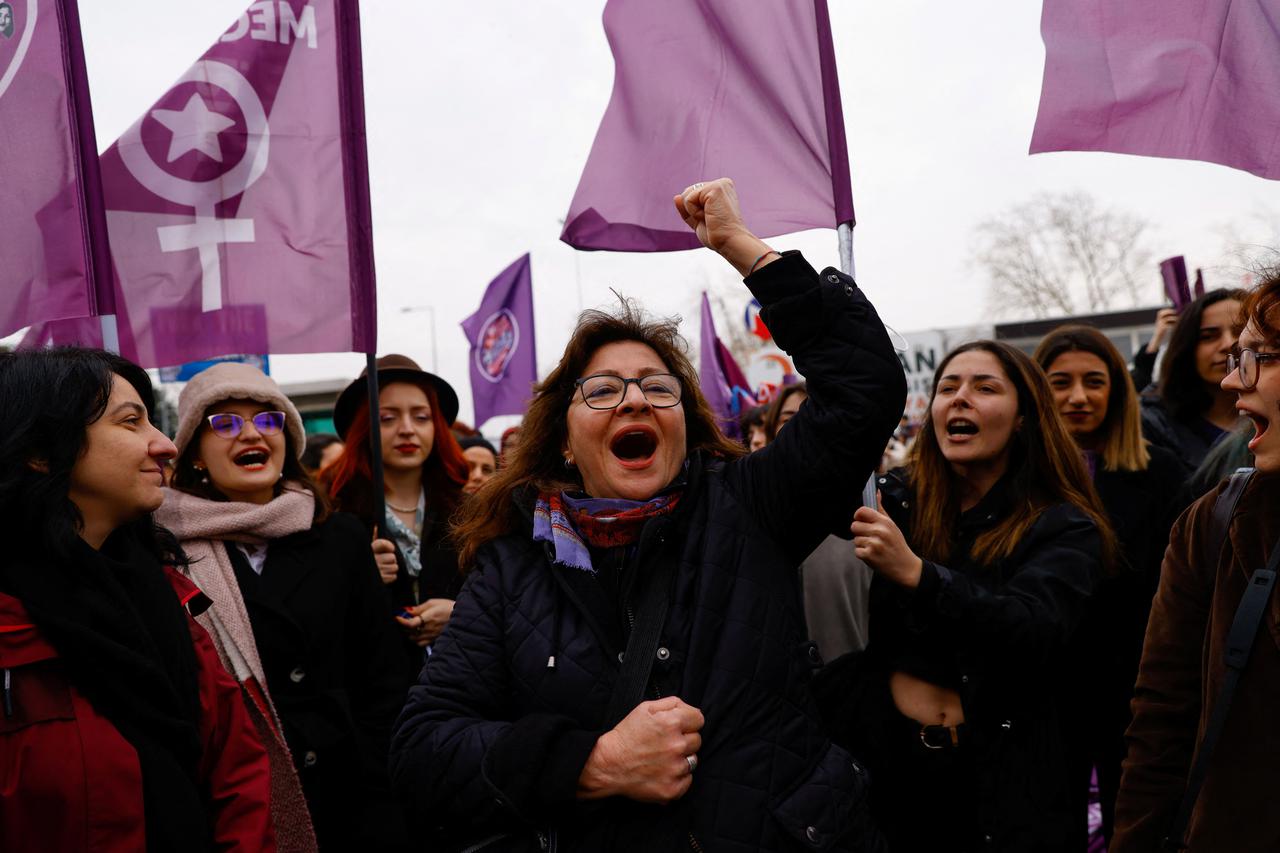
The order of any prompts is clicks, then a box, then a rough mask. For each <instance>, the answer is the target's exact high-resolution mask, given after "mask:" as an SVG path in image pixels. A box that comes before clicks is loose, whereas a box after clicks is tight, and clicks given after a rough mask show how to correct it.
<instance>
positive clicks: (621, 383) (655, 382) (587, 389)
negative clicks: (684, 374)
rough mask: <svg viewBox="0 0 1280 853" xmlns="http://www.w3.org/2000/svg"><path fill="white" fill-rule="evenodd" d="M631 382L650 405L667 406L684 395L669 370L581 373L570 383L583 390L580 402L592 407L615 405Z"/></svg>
mask: <svg viewBox="0 0 1280 853" xmlns="http://www.w3.org/2000/svg"><path fill="white" fill-rule="evenodd" d="M632 383H634V384H635V385H636V386H637V387H638V388H639V389H640V393H641V394H643V395H644V398H645V399H646V400H648V401H649V405H650V406H653V407H654V408H655V409H669V408H671V407H672V406H674V405H676V404H678V403H679V402H680V398H681V397H683V396H684V386H683V385H681V384H680V378H679V377H677V376H672V375H671V374H670V373H651V374H649V375H648V376H641V377H640V378H639V379H623V378H622V377H621V376H614V375H613V374H611V373H597V374H595V375H593V376H584V377H583V378H581V379H579V380H578V381H577V382H574V383H573V384H574V385H575V386H577V388H578V389H579V390H581V391H582V402H584V403H586V404H587V405H588V406H590V407H591V408H593V409H614V408H617V406H618V404H619V403H621V402H622V401H623V400H624V399H626V396H627V386H628V385H631V384H632Z"/></svg>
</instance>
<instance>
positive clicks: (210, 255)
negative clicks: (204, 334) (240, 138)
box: [119, 60, 271, 311]
mask: <svg viewBox="0 0 1280 853" xmlns="http://www.w3.org/2000/svg"><path fill="white" fill-rule="evenodd" d="M182 83H208V84H210V85H212V86H217V87H218V88H220V89H223V90H224V91H226V92H227V93H228V94H230V95H231V97H232V99H233V100H234V101H235V102H236V104H237V105H238V106H239V107H240V112H241V113H242V114H243V115H244V122H245V126H246V130H247V139H248V141H247V143H246V145H245V150H244V156H243V157H241V158H240V162H239V163H237V164H236V165H235V166H234V167H233V168H232V169H231V170H230V171H228V172H227V173H226V174H225V175H219V176H218V177H215V178H212V179H210V180H207V181H192V180H188V179H186V178H179V177H177V176H176V175H171V174H169V173H168V172H166V171H165V170H164V169H162V168H160V166H159V165H157V164H156V162H155V161H154V160H152V159H151V155H150V154H149V153H148V152H147V149H146V146H145V145H143V143H142V122H141V121H139V122H138V123H137V124H135V125H134V126H133V127H131V128H129V130H128V131H127V132H126V133H125V134H124V136H122V137H120V143H119V150H120V159H121V160H123V161H124V165H125V167H126V168H127V169H128V170H129V172H130V173H131V174H132V175H133V176H134V178H136V179H137V181H138V183H140V184H142V186H144V187H145V188H146V189H148V190H149V191H151V192H152V193H153V194H154V195H156V196H159V197H160V198H162V199H164V200H165V201H169V202H172V203H174V204H180V205H183V206H186V207H191V208H194V209H195V215H196V218H195V222H192V223H190V224H187V225H165V226H161V227H159V228H157V229H156V233H157V235H158V236H159V238H160V249H161V250H162V251H165V252H180V251H186V250H189V249H196V250H198V251H199V253H200V268H201V291H200V292H201V299H200V305H201V310H203V311H217V310H218V309H219V308H221V307H222V263H221V261H220V260H219V258H218V246H219V245H221V244H223V243H252V242H253V240H254V233H253V220H252V219H218V218H217V217H216V216H215V215H214V211H215V209H216V207H217V205H218V204H219V203H220V202H223V201H226V200H227V199H230V198H235V197H236V196H238V195H240V194H241V193H243V192H244V191H245V190H247V189H248V188H249V187H250V186H252V185H253V183H254V181H256V180H258V178H260V177H262V174H263V173H264V172H265V171H266V170H267V156H268V153H269V148H270V145H269V142H270V137H271V131H270V128H269V127H268V125H267V113H266V110H264V109H263V108H262V101H261V99H259V98H258V93H257V91H256V90H255V89H254V88H253V84H252V83H250V82H249V81H248V80H246V79H245V77H244V75H243V74H241V73H240V72H239V71H236V70H235V69H234V68H232V67H231V66H230V65H226V64H224V63H221V62H214V61H212V60H202V61H200V62H197V63H196V64H195V65H193V66H191V68H190V69H189V70H188V71H187V73H186V74H184V75H182V77H181V78H179V79H178V81H177V83H175V84H174V85H175V86H177V85H180V84H182ZM196 97H199V96H198V95H197V96H196Z"/></svg>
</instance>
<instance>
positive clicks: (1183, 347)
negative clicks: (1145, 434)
mask: <svg viewBox="0 0 1280 853" xmlns="http://www.w3.org/2000/svg"><path fill="white" fill-rule="evenodd" d="M1244 298H1245V292H1244V291H1243V290H1225V289H1222V288H1219V289H1217V290H1210V291H1209V292H1208V293H1206V294H1204V295H1203V296H1201V297H1200V298H1199V299H1197V300H1196V301H1195V302H1192V303H1191V304H1190V305H1188V306H1187V307H1186V309H1184V310H1183V312H1182V316H1180V317H1179V318H1178V323H1177V325H1175V326H1174V327H1173V334H1172V335H1170V336H1169V348H1168V349H1167V350H1165V353H1164V360H1163V361H1161V363H1160V382H1159V390H1160V399H1162V400H1163V401H1164V405H1165V408H1167V409H1168V410H1169V414H1171V415H1172V416H1173V417H1174V419H1175V420H1179V421H1189V420H1192V419H1193V418H1198V417H1201V416H1203V415H1204V413H1205V412H1207V411H1208V410H1209V407H1210V406H1212V405H1213V393H1212V392H1210V391H1209V390H1208V389H1207V388H1205V381H1204V379H1203V378H1202V377H1201V376H1200V370H1199V368H1198V367H1197V366H1196V348H1197V347H1198V346H1199V344H1200V322H1201V321H1202V320H1203V319H1204V312H1205V309H1206V308H1208V307H1209V306H1210V305H1216V304H1217V303H1219V302H1221V301H1222V300H1224V299H1236V300H1241V301H1243V300H1244Z"/></svg>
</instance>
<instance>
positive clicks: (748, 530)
mask: <svg viewBox="0 0 1280 853" xmlns="http://www.w3.org/2000/svg"><path fill="white" fill-rule="evenodd" d="M747 285H748V286H749V287H750V288H751V290H752V291H753V292H754V293H755V295H756V297H757V298H758V299H759V300H760V302H761V304H762V306H763V310H762V315H763V317H764V320H765V322H766V323H767V324H768V326H769V329H770V330H771V331H772V332H773V334H774V337H775V339H776V340H777V342H778V344H779V345H780V346H782V347H783V348H784V349H786V351H787V352H789V353H790V354H791V355H792V357H793V358H794V359H795V363H796V367H797V368H798V369H799V370H800V372H802V373H803V374H804V375H805V377H806V378H807V380H808V384H809V399H808V400H807V401H806V403H805V404H804V406H803V407H802V408H801V410H800V412H799V414H797V415H796V417H795V418H794V419H793V420H792V421H791V422H790V423H789V424H788V425H787V427H786V429H784V430H783V431H782V432H781V433H780V435H779V437H778V439H777V441H775V442H774V443H773V444H771V445H769V446H768V447H767V448H765V449H764V450H762V451H759V452H758V453H755V454H753V455H751V456H748V457H745V458H742V459H738V460H734V461H731V462H726V461H724V460H720V459H714V458H708V457H705V456H703V455H701V454H696V453H695V454H692V455H691V456H690V459H689V466H688V472H687V481H686V486H685V493H684V497H683V498H682V499H681V501H680V504H679V506H678V509H677V510H676V512H674V513H673V514H672V515H670V516H664V517H658V518H655V519H652V520H650V522H649V523H648V525H647V526H646V528H645V529H644V531H643V532H642V535H641V539H640V543H639V545H638V547H637V551H636V553H635V555H634V557H633V559H635V560H637V561H638V565H637V571H636V573H635V575H636V577H637V578H639V579H644V578H647V577H649V576H651V575H652V574H653V569H654V567H656V566H657V565H658V564H659V562H660V561H667V560H671V561H675V562H676V570H675V576H674V580H673V589H672V594H671V599H670V607H669V610H668V613H667V619H666V622H665V625H664V628H663V630H662V633H661V637H660V643H659V649H658V653H657V659H656V660H655V662H654V671H653V677H652V680H651V682H650V688H651V691H650V695H651V696H653V695H655V694H661V695H678V696H679V697H680V698H682V699H683V700H684V701H685V702H687V703H689V704H690V705H693V706H695V707H697V708H699V709H701V710H702V712H703V714H704V715H705V717H706V725H705V727H704V728H703V730H702V736H703V746H702V750H701V752H700V753H699V759H700V763H699V766H698V769H697V772H696V773H695V774H694V780H693V786H692V788H691V789H690V790H689V792H688V793H687V794H686V795H685V796H684V797H683V798H682V799H681V800H679V801H677V802H675V803H673V804H671V805H668V806H652V805H645V804H641V803H636V802H632V801H629V800H625V799H621V798H614V799H611V800H605V801H602V802H594V803H580V802H578V801H576V799H575V792H576V786H577V780H578V777H579V775H580V774H581V771H582V768H583V765H584V764H585V762H586V759H587V757H588V755H589V753H590V751H591V749H592V747H593V746H594V744H595V741H596V739H597V738H598V737H599V736H600V735H601V734H602V733H603V731H604V730H605V727H606V725H605V722H604V718H605V715H606V709H607V706H608V704H609V699H610V695H611V692H612V690H613V687H614V683H615V681H616V679H617V677H618V673H619V670H620V666H621V665H620V663H619V654H620V652H621V651H622V650H623V648H625V639H626V633H627V627H626V620H625V618H622V617H620V616H619V612H620V608H619V607H618V602H615V601H609V600H608V599H607V596H606V594H605V593H604V592H603V585H602V584H600V583H598V582H597V581H596V580H595V579H594V578H592V577H591V576H590V575H588V574H586V573H584V572H582V571H581V570H578V569H573V568H568V567H565V566H562V565H554V564H553V563H552V562H551V560H550V559H549V556H548V553H547V551H546V550H545V549H544V546H543V544H541V543H535V542H533V541H532V538H531V527H532V525H531V522H530V524H529V526H528V528H527V529H522V530H518V531H516V532H513V533H511V534H508V535H506V536H503V537H500V538H498V539H496V540H494V541H492V542H489V543H487V544H486V545H484V546H482V548H481V549H480V552H479V554H478V556H477V560H476V563H477V564H476V566H475V567H474V571H473V572H472V573H471V575H470V576H469V577H468V580H467V583H466V585H465V587H464V589H463V591H462V593H461V595H460V596H459V598H458V603H457V606H456V608H455V610H454V614H453V618H452V619H451V620H450V623H449V627H448V628H447V629H446V630H445V632H444V634H443V635H442V636H441V638H440V639H439V641H438V642H437V643H436V645H435V650H434V654H433V655H432V657H431V658H430V660H429V661H428V663H427V665H426V667H425V668H424V670H423V674H422V678H421V681H420V683H419V685H418V686H416V687H414V688H413V689H412V690H411V691H410V696H409V701H408V704H407V705H406V707H405V710H404V712H403V714H402V715H401V718H400V720H399V722H398V723H397V732H396V734H395V737H394V740H393V744H392V755H391V766H392V776H393V783H394V784H396V785H397V787H398V788H399V790H400V791H401V792H402V794H403V795H405V796H406V797H407V798H408V799H409V800H410V803H411V805H412V807H413V808H414V809H415V811H416V812H417V813H418V814H419V815H420V816H421V818H422V821H423V824H425V825H429V826H433V827H436V828H438V829H439V831H440V832H441V834H442V835H443V837H444V838H445V839H447V840H446V841H444V842H443V843H442V845H441V847H440V849H475V850H481V849H482V850H495V851H496V850H526V849H535V850H536V849H539V848H541V849H547V850H553V849H554V850H558V851H601V850H708V851H713V850H714V851H730V853H748V852H749V851H750V853H755V852H756V851H799V850H820V851H826V850H864V849H867V850H869V849H877V847H876V846H873V845H875V843H876V841H877V839H878V836H877V835H876V834H875V833H874V830H872V829H870V828H869V827H868V825H867V823H866V807H865V796H866V790H867V778H866V774H865V771H864V770H863V768H862V767H861V765H860V764H858V763H857V762H856V761H855V760H854V759H853V758H852V757H851V756H850V755H849V754H848V753H847V752H845V751H844V750H843V749H841V748H840V747H837V746H835V745H833V744H832V743H831V742H830V740H829V739H828V738H827V737H826V736H825V735H824V734H823V732H822V731H821V730H820V727H819V724H818V722H817V715H816V711H815V709H814V707H813V702H812V699H811V697H810V695H809V691H808V683H809V679H810V676H811V671H812V669H813V667H814V666H815V665H816V664H817V663H818V662H819V660H818V656H817V653H816V651H815V649H814V647H813V645H812V644H811V643H808V642H806V640H805V628H804V619H803V614H802V612H801V606H800V595H799V588H798V581H797V572H796V567H797V566H798V565H799V563H800V561H801V560H802V559H803V558H804V557H805V556H806V555H807V554H808V553H809V552H810V551H812V550H813V548H814V547H816V546H817V545H818V543H819V542H821V541H822V540H823V538H825V537H826V536H827V535H828V534H829V533H830V532H832V531H834V530H836V529H839V528H842V527H843V528H844V529H845V530H847V525H848V519H849V518H850V517H851V516H852V514H853V510H854V509H855V508H856V505H857V503H858V499H859V493H860V484H861V483H862V482H864V481H865V480H866V478H867V477H868V475H869V474H870V472H871V471H872V470H873V469H874V467H875V465H876V463H877V462H878V461H879V459H880V455H881V451H882V450H883V449H884V446H885V443H886V442H887V441H888V438H889V436H890V434H891V433H892V431H893V429H894V426H895V425H896V423H897V420H898V416H899V415H900V414H901V412H902V408H903V404H904V402H905V398H906V383H905V380H904V378H903V373H902V369H901V367H900V365H899V363H898V360H897V358H896V356H895V355H894V352H893V349H892V347H891V346H890V344H889V340H888V337H887V335H886V334H885V331H884V327H883V326H882V325H881V323H880V321H879V319H878V318H877V317H876V314H875V311H874V309H873V308H872V307H871V305H870V304H869V303H868V302H867V300H866V299H865V297H864V296H863V295H862V293H861V292H860V291H859V290H858V289H857V287H856V285H855V284H854V283H853V281H852V279H850V278H848V277H847V276H844V275H842V274H840V273H838V272H836V271H835V270H831V269H828V270H825V271H824V272H823V273H822V275H821V276H819V275H818V274H817V273H816V272H814V270H813V269H812V268H811V267H810V266H809V265H808V264H807V263H806V262H805V261H804V259H803V258H801V257H800V256H799V255H798V254H795V253H788V254H786V255H784V256H783V258H782V259H781V260H779V261H776V262H774V263H773V264H770V265H769V266H767V267H765V268H764V269H762V270H760V271H759V272H757V273H755V274H754V275H752V276H751V277H750V278H748V279H747ZM513 499H515V500H517V501H518V502H520V504H521V506H522V507H524V509H525V511H526V516H528V515H530V514H531V513H530V512H529V510H531V506H530V505H531V502H532V496H531V495H517V496H514V497H513ZM641 583H642V581H641ZM639 585H641V584H637V586H639ZM634 595H635V596H638V595H639V590H637V591H636V592H635V593H634ZM553 658H554V666H550V665H549V664H550V663H551V662H552V659H553ZM449 842H452V844H453V846H452V848H450V847H449V846H448V844H449ZM486 842H487V845H486Z"/></svg>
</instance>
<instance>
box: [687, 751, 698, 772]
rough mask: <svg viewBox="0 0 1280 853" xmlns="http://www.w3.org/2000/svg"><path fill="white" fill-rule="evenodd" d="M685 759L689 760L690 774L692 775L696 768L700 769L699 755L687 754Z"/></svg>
mask: <svg viewBox="0 0 1280 853" xmlns="http://www.w3.org/2000/svg"><path fill="white" fill-rule="evenodd" d="M684 760H685V761H687V762H689V775H690V776H692V775H693V771H695V770H697V769H698V756H696V755H686V756H685V757H684Z"/></svg>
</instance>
